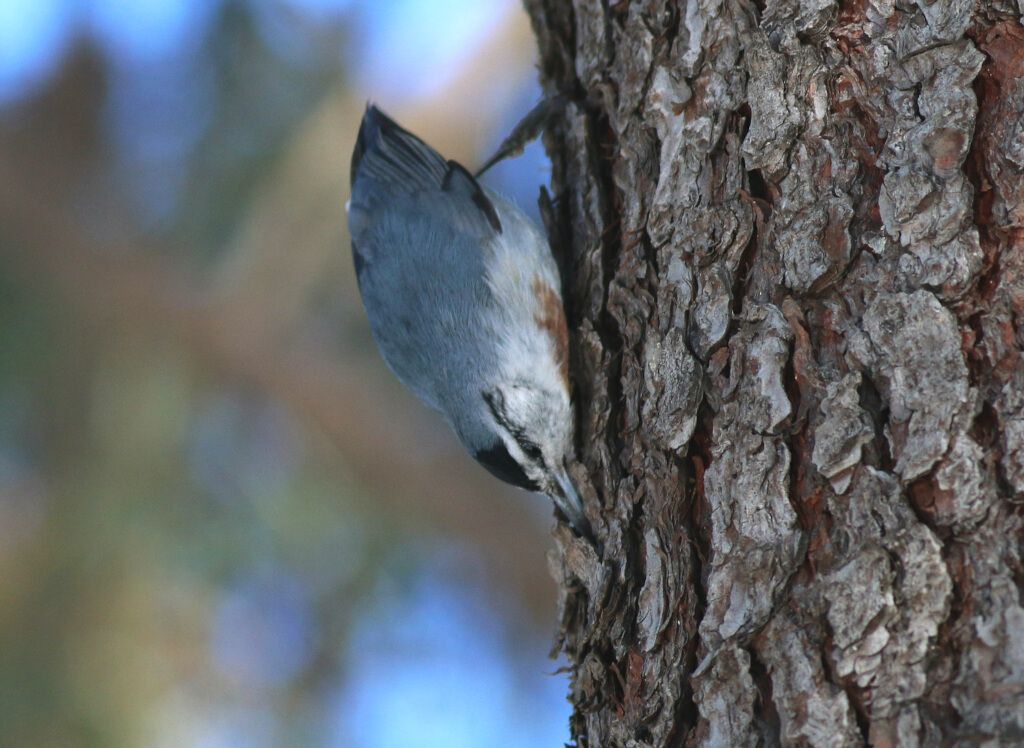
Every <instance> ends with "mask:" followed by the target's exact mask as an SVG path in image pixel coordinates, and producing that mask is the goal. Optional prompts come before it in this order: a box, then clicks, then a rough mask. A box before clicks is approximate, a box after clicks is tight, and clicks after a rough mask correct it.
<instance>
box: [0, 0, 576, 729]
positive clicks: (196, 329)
mask: <svg viewBox="0 0 1024 748" xmlns="http://www.w3.org/2000/svg"><path fill="white" fill-rule="evenodd" d="M535 54H536V52H535V46H534V41H533V39H532V36H531V33H530V29H529V24H528V21H527V19H526V17H525V14H524V12H523V10H522V9H521V7H520V6H519V4H518V0H386V1H385V0H0V746H4V747H6V746H17V747H19V748H20V747H21V746H28V747H31V748H36V747H41V748H50V747H54V748H56V747H60V748H64V747H72V746H74V747H77V746H104V747H105V746H146V747H147V748H148V747H151V746H153V747H156V748H164V747H167V748H170V747H177V746H190V747H191V746H195V747H197V748H199V747H201V748H220V747H222V746H223V747H228V746H231V747H234V746H238V747H245V748H248V747H250V746H251V747H253V748H257V747H261V746H344V747H346V748H347V747H350V746H351V747H352V748H363V747H365V748H390V747H391V746H396V747H397V746H414V747H415V746H424V747H430V746H444V747H445V748H459V747H460V746H474V747H475V746H484V745H486V746H494V747H497V748H504V747H513V746H515V747H519V746H522V747H524V748H525V747H527V746H529V747H531V748H533V747H535V746H545V745H551V746H554V745H561V744H562V743H563V742H565V740H566V739H567V738H568V725H567V720H568V715H569V705H568V704H567V703H566V701H565V696H566V690H567V681H566V679H565V676H564V675H563V674H560V673H559V672H558V669H559V667H560V666H561V665H562V664H563V663H561V662H559V661H552V660H550V659H548V652H549V650H550V648H551V644H552V636H553V632H554V631H555V628H556V623H555V603H556V593H557V591H556V589H555V587H554V585H553V583H552V582H551V581H550V579H549V577H548V574H547V570H546V562H545V553H546V551H547V549H548V546H549V540H548V536H547V532H548V528H549V526H550V525H551V523H552V513H551V508H550V505H549V503H548V501H547V500H546V499H543V498H540V497H533V496H530V495H527V494H524V493H522V492H519V491H515V490H514V489H506V488H504V487H503V486H502V485H501V484H499V483H497V482H496V481H495V480H494V479H492V478H490V476H489V475H487V474H486V473H485V472H484V471H483V470H482V469H481V468H479V467H477V466H476V465H475V464H474V463H472V461H471V460H470V459H469V458H468V457H467V456H466V455H465V454H464V453H463V452H462V450H461V448H460V447H459V445H458V444H457V443H456V442H455V440H454V437H452V435H451V434H450V433H449V431H448V429H447V427H446V426H445V425H444V424H443V422H442V421H441V420H440V418H439V417H437V416H435V415H434V414H433V413H431V412H429V411H427V410H426V409H425V408H424V407H423V406H422V405H420V404H419V403H418V402H417V401H416V400H414V399H413V398H412V396H411V395H409V394H408V393H407V392H406V391H405V390H404V389H403V388H402V387H401V385H400V384H399V383H398V382H397V381H396V380H395V379H394V377H393V376H392V375H391V374H390V372H389V371H388V370H387V369H386V368H385V366H384V364H383V363H382V362H381V360H380V357H379V355H378V353H377V351H376V348H375V346H374V344H373V341H372V339H371V337H370V334H369V331H368V328H367V325H366V320H365V317H364V314H363V310H362V306H361V304H360V301H359V298H358V295H357V291H356V287H355V283H354V278H353V274H352V266H351V259H350V246H349V239H348V234H347V230H346V222H345V215H344V204H345V201H346V200H347V198H348V162H349V157H350V155H351V150H352V144H353V142H354V139H355V134H356V130H357V128H358V123H359V120H360V117H361V115H362V112H363V109H364V106H365V103H366V100H367V99H373V100H374V101H376V102H377V103H379V104H380V105H381V106H382V107H383V108H384V109H385V111H387V112H389V113H390V114H391V115H392V116H393V117H395V118H396V119H397V120H399V121H400V122H401V123H402V124H404V125H405V126H407V127H408V128H409V129H411V130H413V131H414V132H416V133H418V134H419V135H421V136H423V137H424V138H425V139H426V140H427V141H428V142H430V143H431V144H433V145H434V146H435V147H437V148H438V149H439V150H441V151H442V153H444V154H445V155H446V156H448V157H451V158H456V159H458V160H460V161H462V162H463V163H465V164H466V165H467V166H469V167H470V168H472V167H474V166H476V165H478V164H480V163H481V162H482V161H483V159H484V158H485V157H486V155H488V153H489V152H490V151H491V150H493V149H494V148H495V147H496V146H497V144H498V143H499V142H500V141H501V139H502V137H503V136H504V135H505V134H507V133H508V131H509V130H510V129H511V127H512V126H513V124H514V123H515V122H516V121H517V120H518V118H519V117H520V116H521V115H523V114H525V112H526V111H528V110H529V108H530V107H531V106H532V105H533V104H534V103H535V101H536V100H537V98H538V96H539V89H538V88H537V85H536V82H535V77H536V76H535V70H534V57H535ZM546 163H547V162H546V159H545V156H544V154H543V150H542V148H541V147H540V146H539V145H536V144H535V145H534V146H531V148H530V149H528V151H527V153H526V155H525V156H523V157H522V158H520V159H518V160H516V161H514V162H507V163H505V164H502V165H500V166H499V167H496V168H495V169H494V170H493V171H492V172H491V173H490V175H489V179H488V181H489V182H490V184H491V185H492V186H493V187H495V188H496V189H498V190H499V191H502V192H504V193H506V194H510V195H512V196H513V197H514V198H515V199H516V201H517V202H519V203H520V204H521V205H522V206H524V207H525V208H528V209H530V210H532V211H534V212H535V211H536V207H535V206H536V199H537V193H538V186H539V185H540V184H541V183H544V182H546V181H547V178H548V172H547V169H546Z"/></svg>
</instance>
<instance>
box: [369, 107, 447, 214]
mask: <svg viewBox="0 0 1024 748" xmlns="http://www.w3.org/2000/svg"><path fill="white" fill-rule="evenodd" d="M447 172H448V162H447V161H445V159H444V158H443V157H442V156H441V154H440V153H438V152H437V151H435V150H434V149H433V148H431V147H430V146H429V145H427V144H426V143H424V142H423V141H422V140H420V139H419V138H417V137H416V136H415V135H413V134H412V133H411V132H409V131H408V130H406V129H404V128H403V127H401V126H400V125H398V124H397V123H396V122H395V121H394V120H392V119H391V118H390V117H388V116H387V115H386V114H384V112H382V111H381V110H380V109H378V108H377V107H376V106H375V105H374V104H370V105H368V106H367V107H366V114H364V115H363V123H362V125H361V126H360V127H359V137H358V138H356V147H355V150H354V151H353V153H352V167H351V171H350V174H349V179H350V182H351V185H352V186H355V183H356V179H357V178H358V177H362V176H366V177H369V178H371V179H372V180H373V181H374V182H377V183H378V184H379V185H381V186H383V187H385V188H386V189H387V191H388V192H390V193H391V194H403V193H406V192H413V191H415V190H418V189H423V188H425V187H440V185H441V182H442V181H443V180H444V177H445V174H446V173H447Z"/></svg>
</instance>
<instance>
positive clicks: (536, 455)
mask: <svg viewBox="0 0 1024 748" xmlns="http://www.w3.org/2000/svg"><path fill="white" fill-rule="evenodd" d="M516 443H518V444H519V448H520V449H521V450H523V454H524V455H526V456H527V457H529V458H530V459H531V460H533V461H534V462H540V460H541V456H542V455H541V451H540V447H538V446H537V445H536V444H534V443H533V442H531V441H530V440H529V439H526V438H524V437H523V436H522V435H521V434H516Z"/></svg>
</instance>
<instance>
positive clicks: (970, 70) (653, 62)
mask: <svg viewBox="0 0 1024 748" xmlns="http://www.w3.org/2000/svg"><path fill="white" fill-rule="evenodd" d="M527 8H528V11H529V13H530V15H531V18H532V20H533V24H534V30H535V32H536V34H537V37H538V40H539V45H540V53H541V77H542V81H543V83H544V86H545V88H546V90H547V92H548V93H549V94H552V93H556V92H557V93H561V94H563V95H565V96H566V97H567V98H568V100H569V102H570V103H569V104H568V105H567V107H566V109H565V112H564V116H562V117H561V118H559V119H558V120H557V121H556V122H555V124H554V126H553V127H552V128H551V130H550V131H549V133H548V134H547V136H546V137H547V147H548V150H549V153H551V155H552V161H553V175H552V181H553V188H554V191H555V194H556V197H557V198H558V199H556V202H555V210H554V212H553V214H552V220H551V221H550V223H551V225H550V226H549V232H550V233H552V234H553V236H554V237H555V244H556V248H557V249H558V250H559V251H560V252H561V253H562V255H563V257H564V265H565V275H566V299H567V306H568V312H569V318H570V321H571V325H572V327H573V328H574V335H573V362H572V370H573V376H574V383H575V390H576V391H575V396H576V401H577V404H578V429H577V431H578V437H577V438H578V445H579V456H580V465H579V466H578V469H577V470H576V472H575V475H576V478H577V479H578V481H579V482H580V483H581V484H582V493H583V495H584V501H585V503H586V505H587V507H588V511H589V513H590V514H591V516H592V517H593V518H594V519H595V520H596V521H595V529H596V530H597V533H598V535H599V536H600V537H601V539H602V540H603V546H604V547H603V550H602V551H601V552H597V551H595V550H594V549H593V548H591V547H590V546H589V545H588V544H587V543H586V542H585V541H582V540H579V539H577V538H575V537H573V536H572V535H571V533H570V532H569V531H568V530H566V529H564V528H562V529H561V530H559V531H558V532H557V534H556V539H557V541H558V543H559V545H560V549H559V553H554V554H552V557H551V559H550V565H551V568H552V571H553V574H554V576H555V578H556V579H557V580H558V581H559V582H560V584H561V588H562V590H563V593H562V596H561V611H562V618H561V635H560V638H559V646H561V647H562V648H564V650H565V652H566V653H567V655H568V658H569V661H570V663H571V667H572V693H571V700H572V702H573V704H574V706H575V711H574V714H573V717H572V721H571V726H572V731H573V736H574V738H575V739H576V740H577V743H578V745H580V746H587V747H588V748H595V747H597V746H602V747H604V746H724V747H727V748H732V747H734V746H747V745H763V746H772V745H787V746H788V745H799V746H804V745H807V746H855V745H874V746H934V745H957V746H961V745H962V746H974V745H1010V744H1013V745H1021V744H1024V607H1022V604H1021V601H1022V588H1024V563H1022V553H1024V546H1022V539H1024V523H1022V504H1024V361H1022V355H1021V351H1022V348H1024V329H1022V320H1024V197H1022V196H1024V28H1022V26H1021V14H1022V11H1024V3H1022V2H1021V0H987V1H986V2H978V3H976V2H973V1H972V0H934V1H933V2H928V1H927V0H899V1H898V2H897V1H896V0H843V1H841V2H837V1H836V0H769V1H768V3H767V5H759V4H757V3H751V2H745V1H744V0H685V1H684V0H679V1H678V2H675V1H673V0H646V1H641V0H632V1H631V0H622V2H618V3H615V4H612V3H602V2H599V1H598V0H573V2H572V3H569V2H566V1H565V0H527ZM999 741H1001V742H999Z"/></svg>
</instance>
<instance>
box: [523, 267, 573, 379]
mask: <svg viewBox="0 0 1024 748" xmlns="http://www.w3.org/2000/svg"><path fill="white" fill-rule="evenodd" d="M532 287H533V293H534V295H535V296H536V297H537V311H536V313H535V314H534V319H535V320H537V324H538V325H540V326H541V327H542V328H544V329H545V330H546V331H547V333H548V335H550V336H551V340H552V342H553V343H554V344H555V358H556V359H557V360H558V369H559V371H561V372H562V380H563V381H564V382H565V388H566V389H569V330H568V329H567V328H566V325H565V310H564V309H562V300H561V299H560V298H559V297H558V294H557V293H555V290H554V289H553V288H551V286H549V285H548V284H547V283H546V282H545V281H544V279H543V278H541V277H540V276H539V275H538V276H536V277H534V279H533V286H532Z"/></svg>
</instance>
